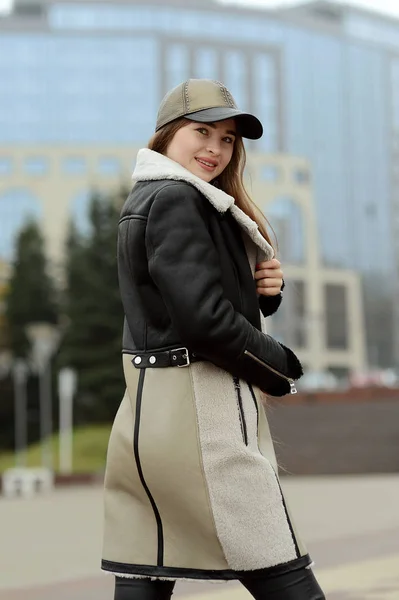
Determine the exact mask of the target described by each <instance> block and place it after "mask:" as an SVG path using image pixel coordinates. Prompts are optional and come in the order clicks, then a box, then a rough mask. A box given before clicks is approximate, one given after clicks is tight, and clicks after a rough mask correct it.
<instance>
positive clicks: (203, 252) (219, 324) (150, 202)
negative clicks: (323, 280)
mask: <svg viewBox="0 0 399 600" xmlns="http://www.w3.org/2000/svg"><path fill="white" fill-rule="evenodd" d="M118 272H119V285H120V292H121V297H122V302H123V306H124V311H125V323H124V333H123V352H128V353H132V354H134V353H135V352H136V351H143V350H144V351H146V350H164V349H172V348H179V347H182V346H183V347H187V348H188V349H189V350H190V351H191V352H195V353H196V354H197V355H198V356H200V357H201V358H203V359H204V360H208V361H210V362H212V363H214V364H215V365H217V366H218V367H220V368H222V369H224V370H226V371H229V372H230V373H232V374H233V375H235V376H237V377H241V378H243V379H246V380H247V381H249V382H251V383H252V384H254V385H257V386H259V387H260V388H261V389H262V390H264V391H266V392H267V393H269V394H271V395H276V396H280V395H284V394H286V393H289V392H290V389H291V388H292V382H291V381H289V379H292V380H293V379H298V378H299V377H300V376H301V374H302V368H301V365H300V363H299V361H298V359H297V358H296V356H295V355H294V354H293V353H292V352H291V351H290V350H289V349H287V348H285V347H284V346H282V345H281V344H279V343H278V342H277V341H276V340H274V339H273V338H272V337H270V336H268V335H266V334H264V333H262V332H261V322H260V313H259V307H260V308H261V310H262V312H263V314H264V315H265V316H268V315H270V314H272V313H273V312H275V311H276V310H277V308H278V306H279V304H280V301H281V295H279V296H275V297H265V296H261V297H260V298H258V295H257V293H256V283H255V281H254V278H253V275H252V273H251V269H250V266H249V262H248V259H247V255H246V251H245V247H244V242H243V239H242V235H241V229H240V227H239V225H238V224H237V222H236V221H235V219H234V218H233V216H232V215H231V213H230V211H227V212H225V213H223V214H222V213H220V212H218V211H217V210H216V209H215V208H214V207H213V206H212V205H211V204H210V203H209V202H208V201H207V200H206V199H205V198H204V196H203V195H202V194H201V192H200V191H198V190H197V189H196V188H195V187H193V186H192V185H190V184H189V183H187V182H184V181H176V180H160V181H140V182H137V183H136V184H135V185H134V187H133V190H132V192H131V193H130V195H129V197H128V199H127V201H126V202H125V205H124V207H123V209H122V213H121V220H120V224H119V235H118ZM276 372H278V373H280V375H278V374H276ZM290 385H291V387H290Z"/></svg>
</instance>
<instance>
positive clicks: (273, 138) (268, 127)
mask: <svg viewBox="0 0 399 600" xmlns="http://www.w3.org/2000/svg"><path fill="white" fill-rule="evenodd" d="M253 80H254V85H255V89H254V90H253V102H254V109H253V110H254V111H255V114H256V115H257V116H258V117H259V119H260V120H261V122H262V124H263V129H264V133H263V137H262V138H261V139H260V140H259V141H258V142H257V145H258V146H259V147H260V148H261V149H262V150H263V151H264V152H273V151H277V150H278V148H279V127H280V123H279V114H278V101H279V100H278V92H277V69H276V62H275V57H274V56H273V55H272V54H270V55H269V54H256V55H255V57H254V60H253Z"/></svg>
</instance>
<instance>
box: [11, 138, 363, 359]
mask: <svg viewBox="0 0 399 600" xmlns="http://www.w3.org/2000/svg"><path fill="white" fill-rule="evenodd" d="M136 151H137V149H135V148H133V147H121V146H115V147H111V146H108V145H107V146H106V147H103V148H102V147H99V146H95V147H92V146H76V147H75V146H67V147H66V146H63V147H47V146H35V147H34V148H27V147H22V146H18V147H15V148H12V147H10V146H8V147H7V148H1V147H0V158H1V157H7V158H11V160H12V164H13V169H12V171H11V173H10V174H5V175H3V177H2V178H1V180H0V202H1V197H2V195H3V194H4V193H5V192H6V191H7V190H12V189H14V188H21V187H24V188H26V189H28V190H29V191H30V192H31V193H32V194H33V195H34V196H35V197H36V198H37V199H39V201H40V202H41V205H42V210H43V215H44V216H43V222H42V227H43V233H44V236H45V240H46V244H47V250H48V255H49V256H50V257H51V259H52V261H53V264H54V265H55V266H56V268H57V267H58V268H60V267H61V265H62V260H63V254H64V251H63V248H64V239H65V234H66V231H67V228H68V221H69V218H70V214H71V208H72V203H73V200H74V199H75V198H76V196H77V195H78V194H79V193H81V192H82V191H85V190H88V189H93V190H94V189H97V190H99V191H101V192H107V191H110V190H113V189H115V188H117V187H118V186H120V185H121V184H122V183H124V184H125V185H128V186H129V185H130V177H131V171H132V166H133V163H134V159H135V155H136ZM29 157H43V158H45V159H46V160H47V161H48V165H49V169H48V172H46V173H45V174H43V175H28V174H27V173H26V172H25V170H24V162H25V160H26V159H27V158H29ZM68 157H78V158H83V159H84V160H85V161H86V165H87V169H86V172H85V173H84V174H82V175H73V174H66V173H65V172H64V171H63V169H62V165H63V161H64V160H65V159H66V158H68ZM108 157H110V158H115V159H117V160H118V161H119V163H120V172H119V173H118V174H115V175H104V174H101V172H99V169H98V163H99V160H100V159H101V158H108ZM265 167H266V168H268V169H270V168H272V169H275V170H276V173H277V174H278V176H277V177H276V179H275V180H271V181H269V180H265V179H264V177H263V176H262V170H263V169H264V168H265ZM297 171H300V172H302V173H305V174H306V173H308V174H309V180H308V181H306V177H305V179H304V181H302V182H298V181H297V180H296V178H295V173H296V172H297ZM247 173H248V176H249V177H248V187H249V190H250V192H251V194H252V196H253V197H254V199H255V200H256V201H257V203H258V204H259V206H261V208H262V210H263V211H264V212H265V213H266V215H267V213H268V205H270V203H271V202H272V201H273V200H274V199H275V198H277V197H281V196H287V197H290V198H291V199H293V200H294V201H295V202H296V203H297V205H298V206H299V208H300V210H301V213H302V216H303V223H304V227H305V245H306V248H305V262H304V263H303V264H301V265H289V264H284V265H283V268H284V273H285V277H286V279H287V280H289V279H290V278H293V279H295V280H301V281H303V282H304V284H305V293H306V305H307V312H308V313H309V314H310V315H313V316H315V315H316V316H318V317H319V318H313V319H310V320H309V323H308V324H307V327H308V336H307V339H308V343H307V346H306V348H305V349H297V352H298V354H299V355H300V356H301V358H302V360H303V361H304V363H305V364H306V365H307V366H308V367H311V368H313V369H316V370H323V369H326V368H328V367H331V366H338V367H341V366H343V365H346V366H347V367H348V368H349V369H362V368H364V367H365V364H366V358H365V337H364V326H363V307H362V297H361V288H360V276H359V275H358V274H357V273H355V272H353V271H350V270H342V269H329V268H326V267H324V266H323V265H322V262H321V259H320V252H319V240H318V230H317V223H316V212H315V206H314V199H313V192H312V187H311V169H310V165H309V164H308V163H307V161H306V160H304V159H302V158H299V157H292V156H287V155H273V156H271V155H255V154H251V155H250V156H249V160H248V169H247ZM332 282H334V283H339V284H341V285H343V286H345V288H346V290H347V298H348V305H347V312H348V323H349V334H348V339H349V347H348V348H347V349H346V350H341V351H337V350H335V351H332V350H329V349H328V348H327V347H326V336H325V323H324V318H323V315H324V314H325V306H324V286H325V284H326V283H332ZM270 321H271V323H270V328H271V332H272V330H273V318H272V319H271V320H270Z"/></svg>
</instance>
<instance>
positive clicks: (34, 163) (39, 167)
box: [25, 157, 48, 175]
mask: <svg viewBox="0 0 399 600" xmlns="http://www.w3.org/2000/svg"><path fill="white" fill-rule="evenodd" d="M25 171H26V173H28V174H29V175H44V174H45V173H46V172H47V171H48V160H47V159H46V158H42V157H31V158H27V159H26V160H25Z"/></svg>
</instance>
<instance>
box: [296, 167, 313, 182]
mask: <svg viewBox="0 0 399 600" xmlns="http://www.w3.org/2000/svg"><path fill="white" fill-rule="evenodd" d="M294 181H296V183H300V184H307V183H309V181H310V173H309V171H308V169H295V171H294Z"/></svg>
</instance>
